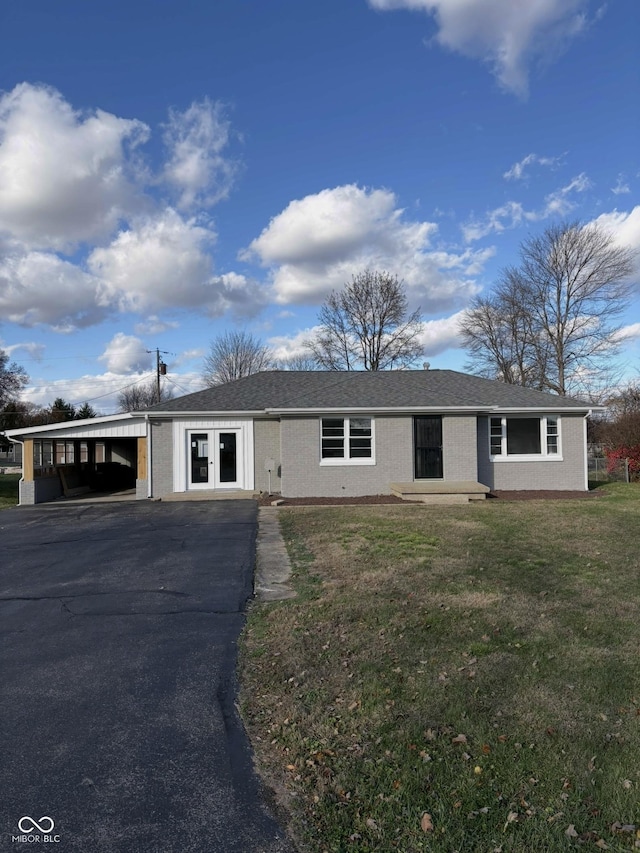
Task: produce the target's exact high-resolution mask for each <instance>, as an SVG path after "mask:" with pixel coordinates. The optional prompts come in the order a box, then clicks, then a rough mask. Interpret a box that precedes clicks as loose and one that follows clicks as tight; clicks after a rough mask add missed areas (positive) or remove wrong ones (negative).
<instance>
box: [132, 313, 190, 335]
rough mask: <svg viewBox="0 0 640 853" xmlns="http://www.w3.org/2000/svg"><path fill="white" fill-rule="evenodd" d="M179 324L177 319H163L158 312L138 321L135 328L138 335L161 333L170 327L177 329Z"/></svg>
mask: <svg viewBox="0 0 640 853" xmlns="http://www.w3.org/2000/svg"><path fill="white" fill-rule="evenodd" d="M179 325H180V323H176V322H175V320H163V319H161V318H160V317H158V316H157V315H156V314H151V315H149V317H147V319H146V320H143V321H142V322H141V323H136V325H135V326H134V329H133V330H134V332H135V333H136V335H160V334H161V333H162V332H166V331H168V330H169V329H177V328H178V327H179Z"/></svg>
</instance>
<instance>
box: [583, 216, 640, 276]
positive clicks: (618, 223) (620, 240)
mask: <svg viewBox="0 0 640 853" xmlns="http://www.w3.org/2000/svg"><path fill="white" fill-rule="evenodd" d="M594 222H595V223H596V224H597V225H600V226H602V227H603V228H606V229H607V230H608V231H609V232H610V233H611V234H612V235H613V238H614V240H615V241H616V243H617V244H618V245H619V246H623V247H624V248H625V249H631V251H632V252H634V255H635V270H634V276H635V277H636V279H637V278H638V277H640V205H636V206H635V207H634V208H633V210H630V211H629V212H628V213H625V212H624V211H618V210H613V211H611V212H610V213H602V214H601V215H600V216H598V218H597V219H595V220H594Z"/></svg>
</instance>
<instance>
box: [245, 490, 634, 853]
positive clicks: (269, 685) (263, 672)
mask: <svg viewBox="0 0 640 853" xmlns="http://www.w3.org/2000/svg"><path fill="white" fill-rule="evenodd" d="M280 512H281V514H280V519H281V525H282V530H283V534H284V537H285V540H286V542H287V545H288V548H289V551H290V554H291V557H292V560H293V564H294V571H295V585H296V588H297V590H298V598H297V599H293V600H290V601H285V602H279V603H276V604H259V605H255V606H254V607H253V608H252V610H251V613H250V615H249V620H248V624H247V628H246V631H245V635H244V638H243V650H242V660H241V678H242V684H243V688H242V694H241V704H242V712H243V715H244V719H245V722H246V725H247V728H248V730H249V733H250V735H251V738H252V741H253V744H254V747H255V750H256V753H257V758H258V762H259V766H260V769H261V771H262V773H263V776H264V777H265V779H266V780H267V782H268V784H270V785H271V787H272V788H273V789H274V790H275V791H276V793H277V797H278V800H279V801H280V803H281V804H282V805H283V806H284V808H285V809H286V812H287V813H288V815H289V820H290V827H291V829H292V832H293V834H294V837H295V838H296V839H297V841H298V844H299V847H300V850H301V851H314V853H321V851H331V853H334V851H335V853H338V851H340V853H342V851H345V853H346V851H353V853H364V851H380V853H387V851H393V850H397V851H401V853H412V851H427V850H428V851H439V852H440V853H454V852H455V851H478V853H492V851H495V853H542V851H545V852H546V851H549V853H553V851H566V850H571V849H574V848H575V849H583V850H589V849H591V850H594V851H596V850H599V849H603V850H611V851H628V850H633V849H640V548H639V546H640V486H634V485H631V486H626V485H611V486H607V487H606V494H605V496H603V497H600V498H595V499H592V500H583V501H578V500H575V501H574V500H565V501H559V500H548V501H532V502H513V503H510V502H506V501H505V502H501V501H486V502H479V503H476V504H470V505H469V506H463V507H455V506H452V507H434V506H425V507H422V506H420V507H409V506H407V507H395V506H375V507H362V506H359V507H339V508H315V507H313V508H304V509H295V510H285V509H283V510H281V511H280Z"/></svg>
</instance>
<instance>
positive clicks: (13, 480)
mask: <svg viewBox="0 0 640 853" xmlns="http://www.w3.org/2000/svg"><path fill="white" fill-rule="evenodd" d="M19 480H20V474H0V509H6V508H7V507H9V506H16V504H17V503H18V482H19Z"/></svg>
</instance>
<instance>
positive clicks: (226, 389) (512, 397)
mask: <svg viewBox="0 0 640 853" xmlns="http://www.w3.org/2000/svg"><path fill="white" fill-rule="evenodd" d="M457 407H459V408H478V409H487V408H504V409H544V408H548V409H557V408H563V409H577V410H582V411H587V410H588V409H589V406H588V405H587V404H586V403H582V402H580V401H578V400H572V399H569V398H567V397H558V396H556V395H555V394H546V393H543V392H541V391H534V390H532V389H531V388H522V387H520V386H519V385H506V384H505V383H504V382H496V381H494V380H491V379H482V378H481V377H478V376H470V375H468V374H466V373H457V372H456V371H454V370H394V371H349V372H346V371H345V372H340V371H293V370H285V371H277V370H275V371H268V372H265V373H254V374H253V375H252V376H246V377H244V378H243V379H238V380H236V381H235V382H229V383H227V384H226V385H218V386H216V387H214V388H207V389H206V390H204V391H197V392H196V393H195V394H187V395H186V396H184V397H177V398H176V399H174V400H168V401H166V402H164V403H159V404H158V405H156V406H152V407H151V408H150V409H149V410H148V411H149V412H154V411H156V412H172V413H173V412H175V413H176V414H178V413H180V412H244V411H246V412H257V411H261V412H262V411H266V410H274V409H275V410H286V409H292V410H300V409H315V410H318V409H320V410H329V411H330V410H332V409H343V410H345V409H370V410H372V411H373V410H376V409H411V408H415V409H422V408H443V409H449V408H457Z"/></svg>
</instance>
